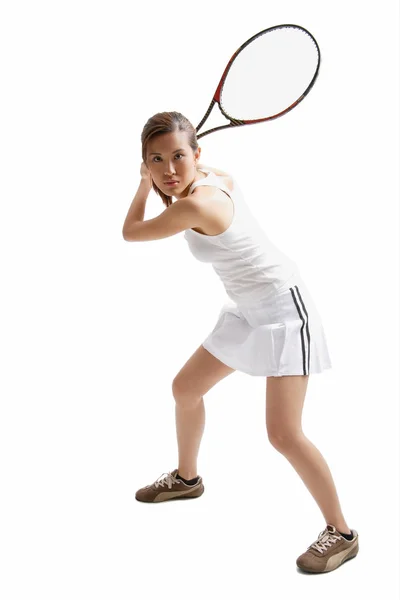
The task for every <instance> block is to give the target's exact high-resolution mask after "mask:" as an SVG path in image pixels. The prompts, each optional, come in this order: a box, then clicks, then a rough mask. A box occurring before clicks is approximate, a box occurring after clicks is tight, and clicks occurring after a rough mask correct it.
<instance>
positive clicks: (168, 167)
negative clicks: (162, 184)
mask: <svg viewBox="0 0 400 600" xmlns="http://www.w3.org/2000/svg"><path fill="white" fill-rule="evenodd" d="M173 173H175V169H174V167H173V165H172V163H171V164H166V165H165V175H170V174H173Z"/></svg>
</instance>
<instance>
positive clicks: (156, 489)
mask: <svg viewBox="0 0 400 600" xmlns="http://www.w3.org/2000/svg"><path fill="white" fill-rule="evenodd" d="M177 473H178V469H174V471H172V473H168V474H167V475H166V477H163V475H164V473H163V475H160V477H163V478H162V479H161V481H159V479H160V477H159V478H158V479H157V481H155V482H154V483H152V484H151V485H146V487H143V488H141V489H140V490H138V491H137V492H136V494H135V498H136V500H139V502H165V501H166V500H184V499H186V498H198V497H199V496H201V495H202V493H203V492H204V485H203V480H202V478H201V477H200V476H199V479H198V482H197V483H195V484H193V485H187V484H186V483H185V482H184V481H181V480H180V479H177V478H176V474H177Z"/></svg>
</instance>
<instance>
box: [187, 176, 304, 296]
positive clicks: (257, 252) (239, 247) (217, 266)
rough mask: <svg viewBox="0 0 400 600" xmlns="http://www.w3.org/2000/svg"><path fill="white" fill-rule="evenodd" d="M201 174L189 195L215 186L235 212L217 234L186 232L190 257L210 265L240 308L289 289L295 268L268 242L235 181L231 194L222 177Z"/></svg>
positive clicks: (287, 258)
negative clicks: (224, 227) (196, 190)
mask: <svg viewBox="0 0 400 600" xmlns="http://www.w3.org/2000/svg"><path fill="white" fill-rule="evenodd" d="M201 171H202V172H204V173H208V175H207V176H206V177H205V178H203V179H199V180H198V181H195V182H194V183H192V185H191V186H190V188H189V193H188V195H189V194H191V193H192V192H193V190H194V189H195V188H196V187H197V186H199V185H208V186H215V187H217V188H219V189H220V190H223V191H224V192H226V193H227V194H228V196H229V197H230V198H231V200H232V202H233V205H234V211H235V212H234V216H233V220H232V222H231V224H230V226H229V227H228V228H227V229H226V230H225V231H224V232H223V233H220V234H218V235H205V234H202V233H199V232H197V231H194V230H193V229H186V230H185V234H184V237H185V239H186V241H187V242H188V244H189V249H190V251H191V253H192V254H193V256H194V257H195V258H196V259H197V260H199V261H201V262H209V263H211V264H212V267H213V268H214V270H215V272H216V273H217V275H218V276H219V277H220V279H221V281H222V283H223V285H224V287H225V290H226V293H227V294H228V296H229V298H230V299H231V300H233V301H234V302H235V303H236V304H238V305H239V306H240V305H242V306H252V305H257V304H259V303H260V302H263V301H265V300H268V299H270V298H271V297H272V296H273V295H274V294H275V293H276V292H277V291H278V290H280V291H283V290H284V289H285V286H286V288H287V289H288V288H289V287H290V286H291V280H292V279H293V278H296V276H297V275H298V269H297V265H296V263H295V262H294V261H293V260H291V259H290V258H289V257H288V256H286V255H285V254H284V253H283V252H281V251H280V250H279V249H278V248H277V247H276V246H275V245H274V244H273V243H272V242H271V241H270V240H269V239H268V237H267V236H266V234H265V232H264V231H263V229H262V228H261V227H260V225H259V224H258V222H257V219H256V218H255V217H254V215H253V214H252V213H251V212H250V210H249V208H248V207H247V205H246V203H245V201H244V199H243V194H242V192H241V190H240V188H239V187H238V185H237V183H236V181H235V180H233V185H234V187H233V190H232V191H230V190H229V188H228V187H227V186H226V185H225V184H224V182H223V177H221V176H218V175H216V174H215V173H213V172H212V171H210V170H206V169H204V168H202V169H201Z"/></svg>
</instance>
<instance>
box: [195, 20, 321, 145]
mask: <svg viewBox="0 0 400 600" xmlns="http://www.w3.org/2000/svg"><path fill="white" fill-rule="evenodd" d="M284 28H292V29H293V28H294V29H301V30H302V31H304V33H306V34H307V35H308V36H309V37H310V38H311V39H312V41H313V42H314V44H315V47H316V49H317V54H318V62H317V68H316V70H315V73H314V76H313V78H312V79H311V82H310V83H309V85H308V87H307V88H306V90H305V91H304V92H303V93H302V95H301V96H300V97H299V98H297V100H295V101H294V102H293V103H292V104H291V105H290V106H288V108H285V110H282V111H281V112H279V113H276V114H275V115H272V116H270V117H263V118H262V119H246V120H240V119H234V118H233V117H231V116H230V115H228V114H227V113H226V112H225V111H224V109H223V108H222V106H221V94H222V88H223V86H224V83H225V80H226V77H227V75H228V73H229V70H230V68H231V66H232V64H233V61H234V60H235V58H236V57H237V56H238V54H240V52H242V50H244V49H245V48H246V46H248V45H249V44H250V43H251V42H252V41H253V40H255V39H256V38H258V37H260V36H262V35H264V34H265V33H268V32H269V31H274V30H276V29H284ZM320 64H321V52H320V49H319V46H318V44H317V40H316V39H315V38H314V36H313V35H312V34H311V33H310V32H309V31H308V30H307V29H305V28H304V27H301V26H300V25H294V24H284V25H274V26H273V27H268V28H267V29H263V30H262V31H259V32H258V33H256V34H255V35H253V36H252V37H251V38H249V39H248V40H247V41H246V42H244V44H242V45H241V46H240V48H238V49H237V50H236V52H235V53H234V54H233V55H232V57H231V59H230V60H229V62H228V64H227V65H226V67H225V70H224V72H223V74H222V77H221V79H220V82H219V83H218V86H217V89H216V90H215V93H214V96H213V99H212V100H211V102H210V106H209V107H208V109H207V112H206V113H205V115H204V117H203V118H202V120H201V121H200V123H199V124H198V125H197V127H196V133H197V132H198V131H199V130H200V129H201V127H202V126H203V125H204V123H205V122H206V120H207V119H208V117H209V115H210V113H211V111H212V109H213V108H214V105H215V104H218V106H219V109H220V111H221V113H222V114H223V115H224V117H226V119H228V121H229V123H228V124H227V125H221V126H219V127H213V128H212V129H208V130H207V131H204V132H203V133H200V134H199V135H197V139H198V140H199V139H200V138H202V137H204V136H205V135H208V134H209V133H213V132H214V131H218V130H220V129H227V128H228V127H239V126H241V125H254V124H256V123H261V122H263V121H272V119H277V118H278V117H281V116H282V115H285V114H286V113H288V112H289V111H290V110H293V108H295V107H296V106H297V105H298V104H299V103H300V102H301V101H302V100H303V99H304V98H305V97H306V96H307V94H308V93H309V91H310V90H311V88H312V87H313V85H314V83H315V80H316V79H317V76H318V72H319V67H320Z"/></svg>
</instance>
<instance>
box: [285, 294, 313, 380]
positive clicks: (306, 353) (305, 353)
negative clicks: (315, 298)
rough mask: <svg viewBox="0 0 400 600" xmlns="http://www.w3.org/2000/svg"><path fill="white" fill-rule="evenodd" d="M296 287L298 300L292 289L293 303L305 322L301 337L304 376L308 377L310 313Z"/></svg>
mask: <svg viewBox="0 0 400 600" xmlns="http://www.w3.org/2000/svg"><path fill="white" fill-rule="evenodd" d="M294 287H295V288H296V292H297V295H298V299H297V298H296V294H295V290H294V288H290V291H291V293H292V298H293V302H294V303H295V305H296V308H297V312H298V314H299V317H300V319H301V320H302V321H303V325H302V326H301V330H300V335H301V349H302V353H303V374H304V375H308V374H309V373H310V345H311V344H310V330H309V327H308V312H307V309H306V307H305V304H304V302H303V298H302V297H301V294H300V291H299V288H298V287H297V285H295V286H294ZM298 300H299V301H300V302H301V305H302V307H303V311H304V313H305V315H306V316H305V317H304V315H303V314H302V312H301V309H300V306H299V302H298ZM304 326H305V327H306V332H307V339H308V344H307V347H306V342H305V338H304ZM306 361H307V364H306Z"/></svg>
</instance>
